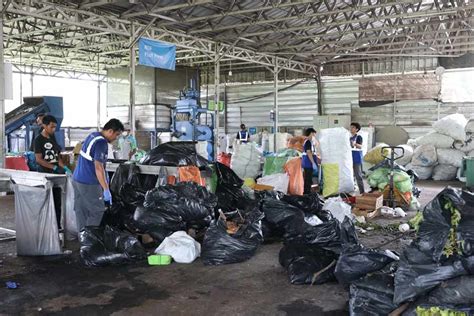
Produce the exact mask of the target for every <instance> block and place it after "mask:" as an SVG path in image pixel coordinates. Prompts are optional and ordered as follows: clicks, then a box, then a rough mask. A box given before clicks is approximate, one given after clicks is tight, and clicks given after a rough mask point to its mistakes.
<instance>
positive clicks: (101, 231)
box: [79, 226, 147, 267]
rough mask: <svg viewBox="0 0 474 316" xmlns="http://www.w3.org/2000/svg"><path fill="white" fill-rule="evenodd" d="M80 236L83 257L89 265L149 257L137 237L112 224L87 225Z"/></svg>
mask: <svg viewBox="0 0 474 316" xmlns="http://www.w3.org/2000/svg"><path fill="white" fill-rule="evenodd" d="M79 238H80V242H81V250H80V254H81V259H82V261H83V262H84V264H85V265H86V266H89V267H103V266H107V265H120V264H125V263H130V262H136V261H141V260H144V259H146V257H147V254H146V251H145V249H144V248H143V246H142V245H141V243H140V242H139V241H138V239H137V238H135V237H134V236H132V235H131V234H130V233H127V232H124V231H120V230H118V229H116V228H113V227H110V226H105V227H95V226H86V227H85V228H84V229H83V230H82V231H81V232H80V235H79Z"/></svg>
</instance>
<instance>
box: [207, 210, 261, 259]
mask: <svg viewBox="0 0 474 316" xmlns="http://www.w3.org/2000/svg"><path fill="white" fill-rule="evenodd" d="M247 216H248V217H247V218H246V221H245V224H244V225H243V226H242V227H240V228H239V230H238V231H237V232H236V233H235V234H234V235H230V234H229V233H228V232H227V226H226V223H225V221H224V220H223V219H221V218H219V219H217V220H214V221H212V223H211V225H210V226H209V228H208V229H207V231H206V235H205V236H204V240H203V243H202V252H201V258H202V261H203V262H204V264H205V265H221V264H229V263H238V262H243V261H246V260H248V259H250V258H251V257H252V256H253V255H254V254H255V252H256V251H257V248H258V246H259V245H260V244H261V243H262V241H263V236H262V229H261V219H262V218H263V216H264V215H263V214H262V213H261V212H260V211H259V210H258V209H254V210H253V211H252V212H250V213H248V214H247Z"/></svg>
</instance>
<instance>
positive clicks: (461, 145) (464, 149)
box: [454, 138, 474, 153]
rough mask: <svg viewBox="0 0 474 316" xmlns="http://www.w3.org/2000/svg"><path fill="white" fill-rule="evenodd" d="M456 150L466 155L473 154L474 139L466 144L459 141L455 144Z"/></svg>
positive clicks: (470, 139)
mask: <svg viewBox="0 0 474 316" xmlns="http://www.w3.org/2000/svg"><path fill="white" fill-rule="evenodd" d="M454 148H455V149H457V150H460V151H462V152H465V153H468V152H471V151H473V150H474V139H472V138H469V139H468V140H466V141H465V142H462V141H460V140H457V141H455V142H454Z"/></svg>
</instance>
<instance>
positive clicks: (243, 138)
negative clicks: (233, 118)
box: [237, 124, 249, 144]
mask: <svg viewBox="0 0 474 316" xmlns="http://www.w3.org/2000/svg"><path fill="white" fill-rule="evenodd" d="M237 140H238V141H239V142H240V143H241V144H245V143H248V141H249V132H248V131H247V128H246V127H245V124H241V125H240V132H238V133H237Z"/></svg>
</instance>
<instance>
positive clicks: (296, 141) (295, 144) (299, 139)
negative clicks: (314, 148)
mask: <svg viewBox="0 0 474 316" xmlns="http://www.w3.org/2000/svg"><path fill="white" fill-rule="evenodd" d="M305 140H306V137H304V136H296V137H293V138H290V139H289V140H288V148H292V149H296V150H298V151H301V152H303V150H304V149H303V145H304V142H305Z"/></svg>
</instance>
